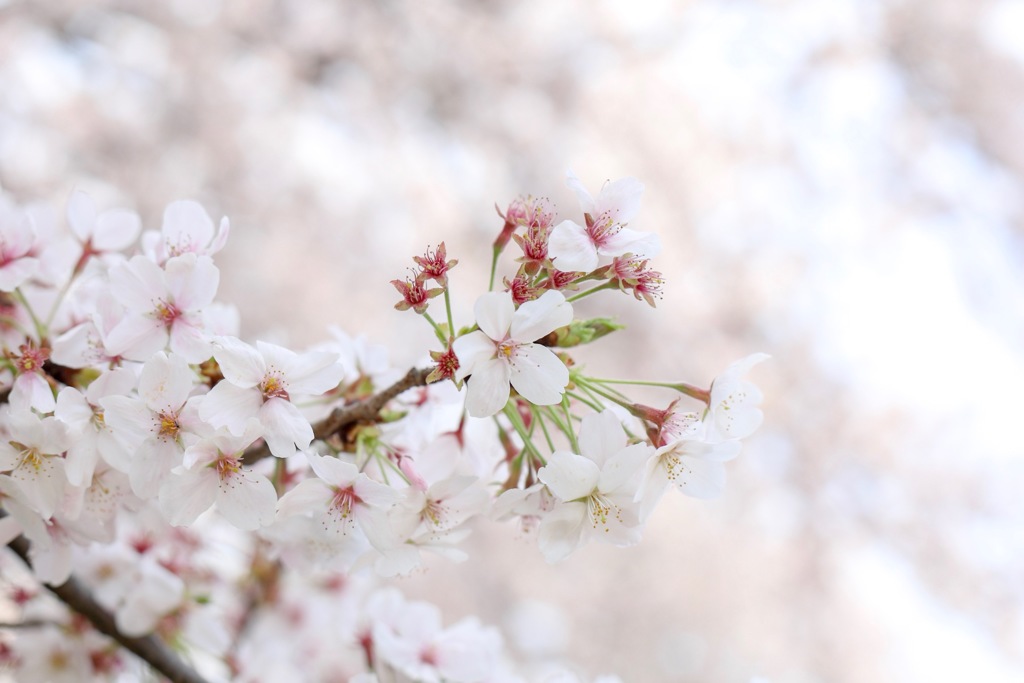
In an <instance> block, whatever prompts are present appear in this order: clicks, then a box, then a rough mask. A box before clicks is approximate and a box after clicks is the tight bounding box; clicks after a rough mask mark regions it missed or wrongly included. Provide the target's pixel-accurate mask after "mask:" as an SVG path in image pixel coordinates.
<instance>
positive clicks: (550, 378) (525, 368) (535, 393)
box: [470, 344, 569, 417]
mask: <svg viewBox="0 0 1024 683" xmlns="http://www.w3.org/2000/svg"><path fill="white" fill-rule="evenodd" d="M499 362H500V361H499ZM503 364H504V363H503ZM508 365H509V366H510V370H511V372H510V374H509V381H510V382H511V383H512V386H514V387H515V388H516V391H518V392H519V393H520V395H522V397H523V398H525V399H526V400H527V401H529V402H530V403H533V404H534V405H538V406H548V405H554V404H555V403H558V402H560V401H561V400H562V393H563V392H564V391H565V387H566V385H567V384H569V369H568V368H567V367H565V363H563V362H562V361H561V360H559V359H558V356H556V355H555V354H554V352H552V351H551V349H549V348H547V347H544V346H541V345H539V344H523V345H521V346H519V347H518V348H516V351H515V355H514V356H513V357H512V359H511V360H510V361H509V363H508ZM473 377H474V378H475V377H476V375H475V374H474V375H473ZM470 382H471V383H472V380H470ZM472 414H473V413H470V415H472ZM477 417H481V416H477Z"/></svg>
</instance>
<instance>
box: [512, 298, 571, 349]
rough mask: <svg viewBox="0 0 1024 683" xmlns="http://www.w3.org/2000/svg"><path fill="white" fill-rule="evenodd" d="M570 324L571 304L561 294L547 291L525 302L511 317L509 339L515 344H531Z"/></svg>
mask: <svg viewBox="0 0 1024 683" xmlns="http://www.w3.org/2000/svg"><path fill="white" fill-rule="evenodd" d="M571 322H572V304H570V303H569V302H568V301H566V300H565V297H564V296H563V295H562V293H561V292H555V291H548V292H544V294H543V295H542V296H541V297H540V298H539V299H535V300H533V301H527V302H526V303H524V304H523V305H522V306H520V307H519V310H517V311H516V312H515V315H513V316H512V326H511V328H510V329H509V337H511V338H512V339H514V340H515V341H517V342H533V341H537V340H538V339H540V338H541V337H544V336H547V335H548V334H549V333H551V332H553V331H555V330H557V329H558V328H559V327H564V326H566V325H568V324H569V323H571Z"/></svg>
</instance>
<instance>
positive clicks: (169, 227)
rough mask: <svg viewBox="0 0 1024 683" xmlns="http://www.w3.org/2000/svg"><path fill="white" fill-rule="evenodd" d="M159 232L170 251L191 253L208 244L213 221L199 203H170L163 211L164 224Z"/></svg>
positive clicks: (188, 201)
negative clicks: (181, 250)
mask: <svg viewBox="0 0 1024 683" xmlns="http://www.w3.org/2000/svg"><path fill="white" fill-rule="evenodd" d="M160 231H161V233H162V234H163V238H164V240H165V241H166V242H167V244H168V245H170V246H171V247H172V249H175V250H177V249H179V248H181V249H185V250H187V251H191V250H193V249H195V248H197V247H205V246H206V245H207V244H209V243H210V239H211V238H212V237H213V221H212V220H210V215H209V214H208V213H206V209H204V208H203V206H202V204H200V203H199V202H194V201H192V200H188V199H186V200H180V201H176V202H171V203H170V204H168V205H167V208H166V209H164V222H163V225H162V226H161V229H160Z"/></svg>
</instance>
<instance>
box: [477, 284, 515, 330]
mask: <svg viewBox="0 0 1024 683" xmlns="http://www.w3.org/2000/svg"><path fill="white" fill-rule="evenodd" d="M515 309H516V307H515V304H514V303H512V296H511V295H510V294H509V293H508V292H487V293H486V294H483V295H481V296H480V298H478V299H477V300H476V304H474V306H473V315H474V317H475V318H476V324H477V325H479V326H480V329H481V330H482V331H483V333H484V334H486V335H487V336H488V337H490V338H491V339H493V340H494V341H501V340H502V339H504V338H505V336H506V335H507V334H508V328H509V326H510V325H511V324H512V314H513V313H515Z"/></svg>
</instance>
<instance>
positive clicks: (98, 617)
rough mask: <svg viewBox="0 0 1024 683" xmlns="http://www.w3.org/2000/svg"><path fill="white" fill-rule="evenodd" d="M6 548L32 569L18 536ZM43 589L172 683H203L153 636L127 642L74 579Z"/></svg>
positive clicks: (24, 542) (23, 540)
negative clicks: (47, 590)
mask: <svg viewBox="0 0 1024 683" xmlns="http://www.w3.org/2000/svg"><path fill="white" fill-rule="evenodd" d="M8 547H9V548H10V549H11V550H13V551H14V552H15V553H17V555H18V556H19V557H20V558H21V559H22V560H24V561H25V564H27V565H29V566H31V565H32V563H31V562H30V561H29V559H28V549H29V541H28V539H27V538H25V537H24V536H18V537H17V538H16V539H14V540H13V541H11V542H10V543H9V544H8ZM44 585H45V586H46V588H47V589H49V591H50V592H51V593H53V594H54V595H56V596H57V597H58V598H59V599H60V600H61V601H62V602H63V603H64V604H66V605H67V606H68V607H70V608H71V609H73V610H74V611H76V612H78V613H79V614H81V615H82V616H83V617H85V618H86V619H88V620H89V622H90V623H92V625H93V627H95V629H96V630H97V631H99V632H100V633H104V634H106V635H108V636H110V637H111V638H113V639H114V640H116V641H117V642H118V643H120V644H121V646H122V647H124V648H126V649H128V650H130V651H131V652H133V653H135V654H136V655H137V656H138V657H140V658H142V660H143V661H145V662H146V663H148V664H149V665H150V666H151V667H153V668H154V669H156V670H157V671H159V672H160V673H161V674H163V675H164V676H165V677H167V679H168V680H169V681H171V682H172V683H207V681H206V679H205V678H203V677H202V676H200V675H199V674H198V673H197V672H196V671H195V670H194V669H192V668H191V667H190V666H188V665H187V664H186V663H185V662H183V661H182V659H181V658H180V657H179V656H178V655H177V654H175V653H174V651H173V650H171V648H169V647H168V646H167V643H165V642H164V641H162V640H161V639H160V638H158V637H157V636H155V635H148V636H142V637H140V638H130V637H128V636H126V635H124V634H123V633H121V631H120V630H119V629H118V628H117V623H116V622H115V621H114V617H113V616H112V615H111V614H110V612H108V611H107V610H106V609H104V608H103V606H102V605H100V604H99V603H98V602H96V598H94V597H93V596H92V593H90V592H89V589H88V588H87V587H86V586H85V585H84V584H83V583H82V582H81V581H79V580H78V579H76V578H74V577H71V578H70V579H68V580H67V581H65V582H64V583H62V584H61V585H59V586H51V585H50V584H44ZM83 675H84V672H83Z"/></svg>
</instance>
